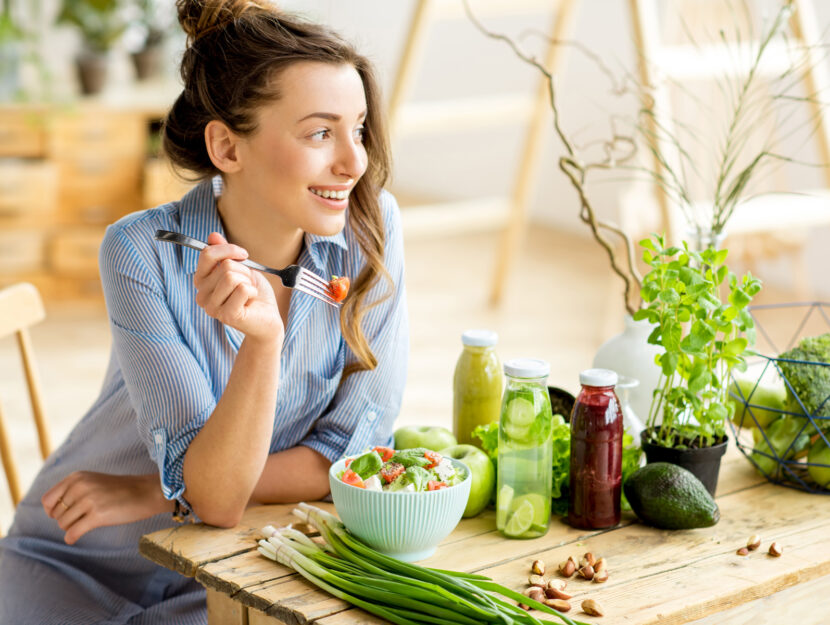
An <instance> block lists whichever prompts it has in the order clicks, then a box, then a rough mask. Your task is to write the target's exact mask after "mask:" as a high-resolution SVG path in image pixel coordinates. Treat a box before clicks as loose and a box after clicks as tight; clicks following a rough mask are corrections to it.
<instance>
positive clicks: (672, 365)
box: [660, 351, 677, 377]
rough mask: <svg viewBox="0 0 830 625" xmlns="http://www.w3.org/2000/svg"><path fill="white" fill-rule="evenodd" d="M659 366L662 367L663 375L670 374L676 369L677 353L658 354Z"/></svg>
mask: <svg viewBox="0 0 830 625" xmlns="http://www.w3.org/2000/svg"><path fill="white" fill-rule="evenodd" d="M660 366H661V367H662V368H663V375H665V376H666V377H668V376H670V375H671V374H673V373H674V372H675V370H676V369H677V354H675V353H674V352H668V351H667V352H666V353H664V354H661V355H660Z"/></svg>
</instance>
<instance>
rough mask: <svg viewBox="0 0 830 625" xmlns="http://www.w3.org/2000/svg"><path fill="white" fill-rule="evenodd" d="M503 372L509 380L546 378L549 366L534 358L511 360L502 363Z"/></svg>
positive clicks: (543, 361) (545, 362)
mask: <svg viewBox="0 0 830 625" xmlns="http://www.w3.org/2000/svg"><path fill="white" fill-rule="evenodd" d="M504 372H505V373H506V374H507V375H509V376H510V377H511V378H546V377H548V374H549V373H550V364H548V362H547V361H545V360H538V359H536V358H513V359H512V360H508V361H507V362H506V363H504Z"/></svg>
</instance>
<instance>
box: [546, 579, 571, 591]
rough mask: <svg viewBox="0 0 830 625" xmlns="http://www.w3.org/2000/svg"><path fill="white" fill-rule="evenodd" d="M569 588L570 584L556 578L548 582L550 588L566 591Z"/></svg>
mask: <svg viewBox="0 0 830 625" xmlns="http://www.w3.org/2000/svg"><path fill="white" fill-rule="evenodd" d="M567 586H568V582H566V581H565V580H564V579H559V578H558V577H554V578H553V579H551V580H550V581H549V582H548V588H556V589H557V590H565V588H567Z"/></svg>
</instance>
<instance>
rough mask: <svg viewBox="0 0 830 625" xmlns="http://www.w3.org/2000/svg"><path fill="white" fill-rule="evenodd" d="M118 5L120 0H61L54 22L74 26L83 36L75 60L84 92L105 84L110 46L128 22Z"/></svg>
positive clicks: (91, 91)
mask: <svg viewBox="0 0 830 625" xmlns="http://www.w3.org/2000/svg"><path fill="white" fill-rule="evenodd" d="M121 8H122V7H121V4H120V1H119V0H63V3H62V5H61V10H60V13H59V14H58V18H57V22H58V23H59V24H71V25H73V26H75V27H77V28H78V29H79V30H80V32H81V36H82V38H83V47H82V49H81V52H80V54H79V55H78V57H77V58H76V63H77V66H78V78H79V80H80V85H81V91H82V93H84V94H94V93H98V92H99V91H101V90H102V89H103V87H104V84H105V82H106V77H107V60H108V55H109V50H110V48H112V46H113V44H114V43H115V42H116V41H118V39H119V38H120V37H121V34H122V33H123V32H124V30H125V28H126V26H127V25H126V21H125V20H124V18H123V16H122V14H121Z"/></svg>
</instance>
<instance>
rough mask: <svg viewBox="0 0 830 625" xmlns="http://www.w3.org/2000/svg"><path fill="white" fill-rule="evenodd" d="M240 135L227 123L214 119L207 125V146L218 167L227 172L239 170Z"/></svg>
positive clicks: (212, 159) (209, 154) (211, 158)
mask: <svg viewBox="0 0 830 625" xmlns="http://www.w3.org/2000/svg"><path fill="white" fill-rule="evenodd" d="M238 145H239V137H238V136H237V135H236V134H235V133H234V132H233V131H232V130H231V129H230V128H228V127H227V126H226V125H225V124H223V123H222V122H220V121H218V120H215V119H214V120H212V121H210V122H208V124H207V126H205V146H206V147H207V152H208V156H209V157H210V160H211V162H212V163H213V164H214V165H215V166H216V168H217V169H218V170H219V171H221V172H223V173H226V174H231V173H234V172H237V171H239V169H240V168H241V167H240V162H239V150H238Z"/></svg>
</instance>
